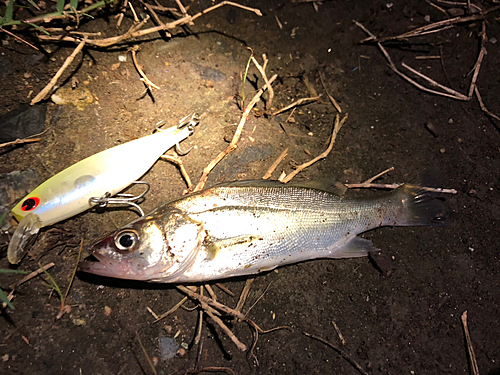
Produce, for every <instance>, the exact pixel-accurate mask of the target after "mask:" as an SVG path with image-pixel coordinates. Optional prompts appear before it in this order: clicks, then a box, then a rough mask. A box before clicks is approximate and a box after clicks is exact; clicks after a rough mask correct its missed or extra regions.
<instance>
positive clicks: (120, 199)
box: [89, 181, 150, 217]
mask: <svg viewBox="0 0 500 375" xmlns="http://www.w3.org/2000/svg"><path fill="white" fill-rule="evenodd" d="M132 184H137V185H146V190H144V191H143V192H142V193H141V194H139V195H133V194H116V198H111V194H110V193H109V192H106V193H104V194H103V196H102V197H90V198H89V203H90V204H91V205H96V206H98V207H101V208H105V207H107V206H108V204H126V205H129V206H132V207H135V208H136V209H137V210H138V211H139V213H140V214H141V217H142V216H144V211H143V210H142V208H141V207H139V205H138V204H137V203H135V201H137V200H139V199H141V198H142V197H144V196H145V195H146V194H147V193H148V192H149V189H150V186H149V184H148V183H147V182H145V181H133V182H132Z"/></svg>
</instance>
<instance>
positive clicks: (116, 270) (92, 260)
mask: <svg viewBox="0 0 500 375" xmlns="http://www.w3.org/2000/svg"><path fill="white" fill-rule="evenodd" d="M105 242H107V241H106V240H103V241H101V242H98V243H96V244H95V245H94V246H92V247H91V248H89V249H87V252H88V253H89V254H90V256H89V257H87V258H85V259H84V260H82V261H80V263H78V270H79V271H82V272H86V273H92V274H95V275H99V276H106V277H117V278H120V279H128V278H129V277H127V275H129V274H130V272H129V271H130V266H129V265H128V264H127V262H124V261H123V260H122V261H117V262H113V261H112V260H110V259H108V258H107V257H106V256H105V255H103V254H102V252H103V249H104V250H105V249H106V248H107V245H106V244H105Z"/></svg>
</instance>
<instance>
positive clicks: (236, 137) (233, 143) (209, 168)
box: [194, 74, 278, 191]
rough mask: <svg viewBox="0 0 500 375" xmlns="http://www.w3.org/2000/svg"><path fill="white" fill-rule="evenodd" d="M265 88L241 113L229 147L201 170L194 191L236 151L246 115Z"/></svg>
mask: <svg viewBox="0 0 500 375" xmlns="http://www.w3.org/2000/svg"><path fill="white" fill-rule="evenodd" d="M277 77H278V75H277V74H275V75H274V76H272V77H271V79H270V80H269V84H272V83H273V81H274V80H275V79H276V78H277ZM267 87H268V86H267V84H265V85H264V86H263V87H262V88H261V89H260V90H259V91H258V92H257V94H255V96H254V97H253V99H252V101H251V102H250V104H248V106H247V107H246V109H245V112H243V114H242V115H241V119H240V123H239V124H238V127H237V128H236V132H235V133H234V136H233V139H232V140H231V143H229V146H227V147H226V149H225V150H224V151H222V152H221V153H220V154H219V155H217V157H216V158H215V159H214V160H212V161H211V162H210V164H209V165H208V166H207V167H205V169H204V170H203V174H202V176H201V178H200V182H198V185H196V187H195V188H194V191H200V190H202V189H203V187H204V186H205V183H206V182H207V179H208V175H209V173H210V172H211V171H212V169H214V167H215V166H216V165H217V164H218V163H219V162H220V161H221V160H222V159H224V157H225V156H226V155H228V154H229V153H230V152H231V151H233V150H234V149H236V145H237V143H238V140H239V139H240V136H241V132H242V131H243V126H244V125H245V122H246V120H247V118H248V115H249V114H250V111H251V110H252V108H253V107H254V106H255V104H257V103H258V101H259V100H260V97H261V96H262V94H263V93H264V91H265V90H266V89H267Z"/></svg>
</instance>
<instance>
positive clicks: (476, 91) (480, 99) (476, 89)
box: [474, 86, 500, 121]
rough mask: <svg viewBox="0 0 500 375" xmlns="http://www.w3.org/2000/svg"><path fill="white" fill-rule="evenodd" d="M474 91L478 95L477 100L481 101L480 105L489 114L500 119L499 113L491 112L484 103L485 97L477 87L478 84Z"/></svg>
mask: <svg viewBox="0 0 500 375" xmlns="http://www.w3.org/2000/svg"><path fill="white" fill-rule="evenodd" d="M474 93H475V94H476V97H477V100H478V102H479V106H480V107H481V110H482V111H483V112H484V113H486V114H487V115H488V116H490V117H492V118H494V119H496V120H498V121H500V117H498V116H497V115H495V114H494V113H492V112H490V111H489V110H488V109H487V108H486V106H485V105H484V103H483V99H482V98H481V95H480V94H479V90H478V88H477V86H475V87H474Z"/></svg>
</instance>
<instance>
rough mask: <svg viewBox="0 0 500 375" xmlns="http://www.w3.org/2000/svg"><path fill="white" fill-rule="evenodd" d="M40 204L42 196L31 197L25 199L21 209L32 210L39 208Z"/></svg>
mask: <svg viewBox="0 0 500 375" xmlns="http://www.w3.org/2000/svg"><path fill="white" fill-rule="evenodd" d="M39 204H40V198H38V197H30V198H27V199H25V200H24V202H23V204H22V205H21V210H22V211H31V210H34V209H35V208H37V207H38V205H39Z"/></svg>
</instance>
